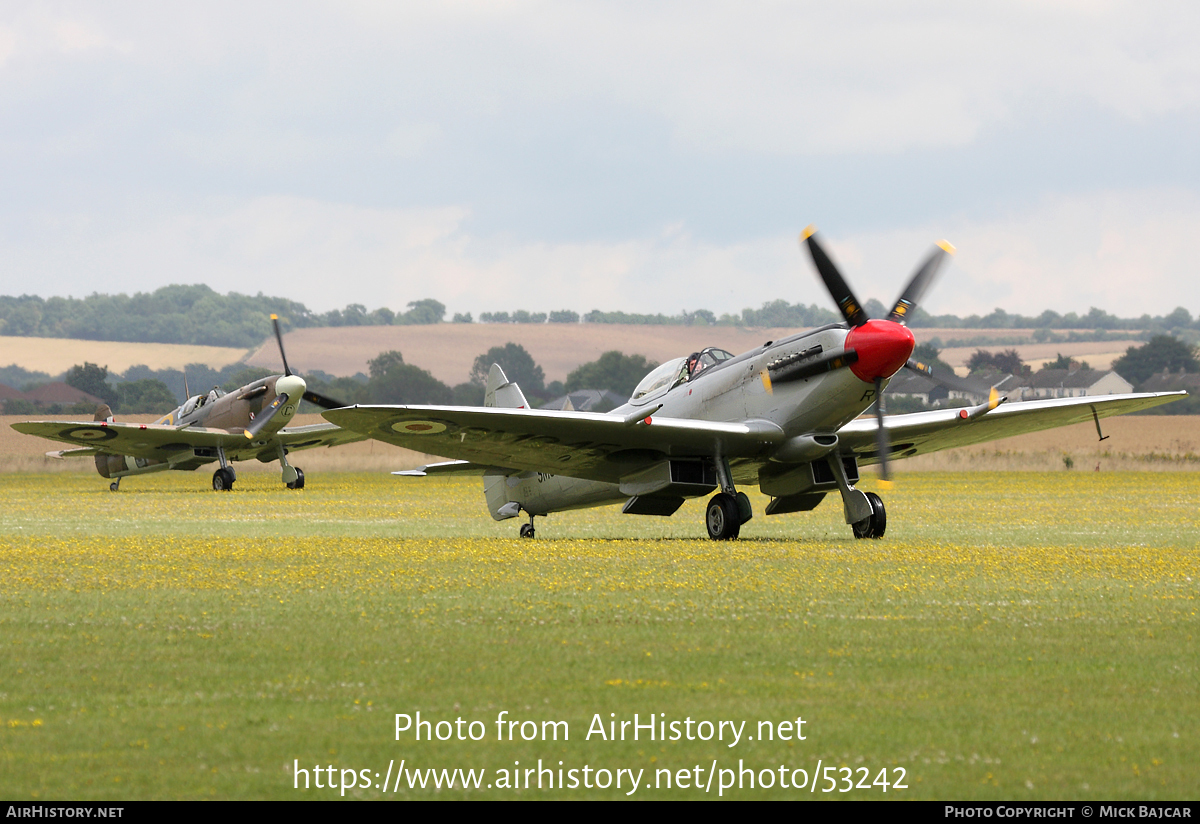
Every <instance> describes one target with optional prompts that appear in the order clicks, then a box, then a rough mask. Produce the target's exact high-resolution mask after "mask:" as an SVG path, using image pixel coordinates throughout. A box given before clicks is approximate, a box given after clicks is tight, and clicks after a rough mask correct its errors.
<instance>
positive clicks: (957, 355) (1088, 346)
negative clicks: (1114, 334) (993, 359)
mask: <svg viewBox="0 0 1200 824" xmlns="http://www.w3.org/2000/svg"><path fill="white" fill-rule="evenodd" d="M917 340H918V341H920V340H921V335H920V334H918V335H917ZM1142 343H1143V342H1142V341H1138V340H1117V341H1112V340H1110V341H1103V342H1100V343H1027V344H1021V345H1019V346H1011V347H1009V346H966V347H953V348H949V349H943V350H942V360H943V361H945V362H946V363H948V364H950V365H951V366H953V367H954V371H956V372H957V373H958V374H960V375H966V374H967V361H968V360H970V359H971V355H973V354H975V351H976V350H977V349H986V350H987V351H989V352H995V351H998V350H1001V349H1016V350H1017V354H1019V355H1020V356H1021V360H1023V361H1024V362H1025V363H1027V364H1029V365H1030V366H1031V367H1033V369H1034V371H1037V370H1038V369H1041V368H1042V366H1043V365H1045V364H1046V363H1047V362H1049V361H1053V360H1058V356H1059V355H1060V354H1061V355H1066V356H1067V357H1068V358H1075V359H1076V360H1082V361H1087V364H1088V366H1090V367H1092V368H1093V369H1101V370H1103V369H1109V368H1110V367H1111V366H1112V362H1113V361H1115V360H1116V359H1117V358H1119V357H1121V356H1122V355H1124V354H1125V350H1126V349H1128V348H1129V347H1130V346H1141V345H1142Z"/></svg>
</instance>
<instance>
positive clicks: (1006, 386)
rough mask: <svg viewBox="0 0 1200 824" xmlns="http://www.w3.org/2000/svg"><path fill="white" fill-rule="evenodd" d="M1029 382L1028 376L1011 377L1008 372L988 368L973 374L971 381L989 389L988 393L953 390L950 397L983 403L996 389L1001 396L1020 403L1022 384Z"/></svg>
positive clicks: (973, 402)
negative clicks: (993, 389)
mask: <svg viewBox="0 0 1200 824" xmlns="http://www.w3.org/2000/svg"><path fill="white" fill-rule="evenodd" d="M1026 380H1028V376H1023V377H1017V376H1016V375H1010V374H1009V373H1008V372H1001V371H1000V370H998V369H994V368H991V367H988V368H986V369H981V370H978V371H976V372H972V373H971V381H972V382H973V383H976V384H979V386H981V387H987V388H988V391H987V392H982V393H981V392H969V391H966V390H963V389H951V390H950V397H951V398H952V399H956V400H965V401H968V402H969V403H972V404H976V403H983V402H984V401H986V400H987V399H988V398H989V397H990V395H991V389H992V388H995V390H996V391H997V392H999V393H1000V394H1001V395H1006V396H1007V397H1008V398H1009V399H1010V400H1014V401H1019V400H1021V397H1022V392H1021V389H1022V387H1021V384H1022V383H1024V382H1025V381H1026Z"/></svg>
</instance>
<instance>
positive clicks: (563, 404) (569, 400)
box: [542, 389, 629, 412]
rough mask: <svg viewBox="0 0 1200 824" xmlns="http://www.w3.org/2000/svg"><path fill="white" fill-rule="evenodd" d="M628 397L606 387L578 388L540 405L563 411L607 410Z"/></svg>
mask: <svg viewBox="0 0 1200 824" xmlns="http://www.w3.org/2000/svg"><path fill="white" fill-rule="evenodd" d="M628 400H629V398H627V397H625V396H624V395H619V394H617V393H616V392H611V391H609V390H607V389H579V390H576V391H575V392H571V393H569V394H566V395H563V396H562V397H561V398H555V399H554V400H552V401H550V402H549V403H545V404H543V405H542V409H558V410H562V411H564V412H607V411H609V410H610V409H616V408H617V407H618V406H620V405H622V404H623V403H625V402H626V401H628Z"/></svg>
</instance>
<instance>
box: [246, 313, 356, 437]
mask: <svg viewBox="0 0 1200 824" xmlns="http://www.w3.org/2000/svg"><path fill="white" fill-rule="evenodd" d="M271 324H272V325H273V326H274V327H275V340H276V341H277V342H278V343H279V357H280V358H281V359H282V360H283V374H284V376H285V377H291V376H292V374H293V373H292V370H291V368H290V367H289V366H288V362H287V355H286V354H285V353H284V351H283V333H282V332H280V331H279V315H271ZM300 391H301V392H302V393H303V395H302V397H303V399H304V400H306V401H308V402H309V403H313V404H316V405H317V406H320V407H321V408H323V409H341V408H342V407H343V406H346V405H347V404H344V403H342V402H341V401H339V400H335V399H334V398H330V397H328V396H326V395H322V394H320V393H317V392H314V391H312V390H311V389H309V388H307V387H306V386H305V385H303V384H301V388H300ZM271 414H274V413H273V412H272V413H271ZM257 423H258V422H257V421H255V424H256V425H257ZM259 428H260V429H261V427H259ZM256 431H257V430H256Z"/></svg>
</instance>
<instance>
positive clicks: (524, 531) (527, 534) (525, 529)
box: [521, 515, 534, 538]
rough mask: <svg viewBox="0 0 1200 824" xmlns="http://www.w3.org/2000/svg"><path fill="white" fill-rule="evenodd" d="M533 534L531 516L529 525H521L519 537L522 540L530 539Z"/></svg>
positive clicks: (531, 516)
mask: <svg viewBox="0 0 1200 824" xmlns="http://www.w3.org/2000/svg"><path fill="white" fill-rule="evenodd" d="M533 532H534V530H533V515H530V516H529V523H527V524H521V537H522V538H532V537H533Z"/></svg>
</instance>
